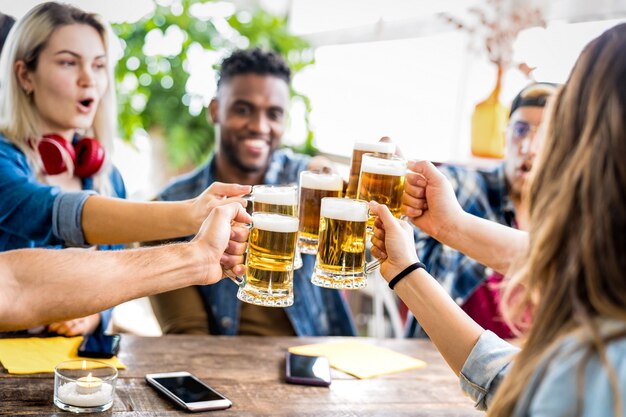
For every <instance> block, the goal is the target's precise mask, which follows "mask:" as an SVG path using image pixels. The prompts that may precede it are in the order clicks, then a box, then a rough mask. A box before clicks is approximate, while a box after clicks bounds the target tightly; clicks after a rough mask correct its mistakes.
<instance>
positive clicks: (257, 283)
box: [237, 212, 298, 307]
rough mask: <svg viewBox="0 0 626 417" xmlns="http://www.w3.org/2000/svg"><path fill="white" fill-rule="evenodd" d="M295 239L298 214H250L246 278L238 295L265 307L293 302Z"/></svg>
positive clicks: (286, 305)
mask: <svg viewBox="0 0 626 417" xmlns="http://www.w3.org/2000/svg"><path fill="white" fill-rule="evenodd" d="M297 240H298V218H297V217H294V216H286V215H282V214H274V213H263V212H261V213H252V229H251V230H250V236H249V239H248V254H247V258H246V279H245V282H244V283H242V284H240V288H239V291H238V292H237V298H238V299H240V300H241V301H245V302H247V303H251V304H258V305H263V306H268V307H288V306H290V305H292V304H293V271H294V258H295V255H296V244H297Z"/></svg>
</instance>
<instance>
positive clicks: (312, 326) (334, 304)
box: [158, 149, 356, 336]
mask: <svg viewBox="0 0 626 417" xmlns="http://www.w3.org/2000/svg"><path fill="white" fill-rule="evenodd" d="M309 160H310V158H309V157H308V156H305V155H298V154H294V153H293V152H291V150H289V149H279V150H277V151H275V152H274V153H273V154H272V160H271V162H270V166H269V168H268V170H267V172H266V174H265V177H264V179H263V184H289V183H297V182H298V175H299V174H300V172H301V171H303V170H305V169H306V168H307V166H308V164H309ZM213 182H215V158H214V157H212V158H211V159H210V160H209V161H208V162H207V163H206V164H204V165H202V166H201V167H199V168H198V169H196V170H195V171H193V172H191V173H190V174H187V175H185V176H183V177H180V178H179V179H176V180H174V182H173V183H171V184H170V185H168V186H167V188H165V190H163V191H162V192H161V194H160V195H159V196H158V199H160V200H164V201H178V200H186V199H189V198H194V197H196V196H198V195H199V194H201V193H202V192H203V191H204V190H205V189H206V188H207V187H208V186H209V185H211V184H212V183H213ZM302 263H303V266H302V268H300V269H298V270H296V271H295V272H294V277H293V286H294V304H293V305H292V306H291V307H287V308H285V312H286V313H287V317H288V318H289V321H290V322H291V325H292V326H293V329H294V331H295V332H296V334H297V335H298V336H354V335H355V334H356V329H355V327H354V323H353V321H352V315H351V314H350V310H349V308H348V306H347V304H346V302H345V300H344V299H343V297H342V296H341V293H340V292H339V291H337V290H332V289H328V288H321V287H317V286H315V285H313V284H311V274H312V273H313V267H314V265H315V256H311V255H305V254H303V255H302ZM197 288H198V290H199V291H200V294H201V295H202V299H203V302H204V306H205V309H206V310H207V314H208V316H209V320H210V321H211V323H209V327H210V329H211V331H213V332H216V333H217V334H221V335H236V334H237V333H238V331H239V311H240V301H239V300H238V299H237V289H238V287H237V285H236V284H235V283H234V282H232V281H231V280H228V279H224V280H221V281H220V282H218V283H216V284H213V285H204V286H199V287H197Z"/></svg>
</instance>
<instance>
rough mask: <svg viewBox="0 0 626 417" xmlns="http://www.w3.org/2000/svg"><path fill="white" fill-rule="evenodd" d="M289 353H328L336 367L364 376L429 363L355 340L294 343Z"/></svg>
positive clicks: (417, 366) (361, 377)
mask: <svg viewBox="0 0 626 417" xmlns="http://www.w3.org/2000/svg"><path fill="white" fill-rule="evenodd" d="M289 352H291V353H297V354H300V355H309V356H326V357H327V358H328V361H329V362H330V365H331V366H332V367H333V368H336V369H339V370H340V371H343V372H346V373H348V374H350V375H354V376H355V377H357V378H360V379H364V378H372V377H374V376H378V375H384V374H391V373H394V372H400V371H408V370H409V369H418V368H423V367H425V366H426V362H424V361H421V360H419V359H415V358H412V357H410V356H407V355H403V354H401V353H398V352H394V351H393V350H390V349H387V348H381V347H378V346H374V345H368V344H365V343H359V342H352V341H348V342H329V343H318V344H314V345H303V346H293V347H290V348H289Z"/></svg>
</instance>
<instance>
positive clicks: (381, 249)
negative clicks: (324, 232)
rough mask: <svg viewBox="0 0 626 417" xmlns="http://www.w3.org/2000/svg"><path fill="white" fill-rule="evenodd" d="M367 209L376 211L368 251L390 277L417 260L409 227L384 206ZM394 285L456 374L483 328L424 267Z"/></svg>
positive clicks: (383, 274) (384, 276) (373, 205)
mask: <svg viewBox="0 0 626 417" xmlns="http://www.w3.org/2000/svg"><path fill="white" fill-rule="evenodd" d="M370 209H371V210H372V212H373V213H374V214H376V215H378V217H377V219H376V223H375V228H374V236H373V237H372V244H373V245H374V246H373V247H372V254H373V255H374V256H376V257H377V258H379V259H384V262H382V264H381V267H380V272H381V275H382V276H383V278H385V280H386V281H390V280H391V279H393V278H394V277H395V276H396V275H398V274H399V273H400V272H401V271H403V270H404V269H405V268H406V267H407V266H409V265H411V264H413V263H415V262H417V261H418V258H417V254H416V253H415V249H414V246H413V231H412V229H411V227H410V226H409V225H408V224H407V223H406V222H404V221H402V220H398V219H396V218H395V217H393V215H392V214H391V212H390V211H389V209H388V208H387V207H386V206H383V205H380V204H377V203H374V202H372V203H370ZM394 289H395V291H396V292H397V294H398V296H400V298H401V299H402V301H403V302H404V303H405V304H406V305H407V307H408V308H409V310H411V312H412V313H413V315H414V316H415V318H416V319H417V320H418V321H419V323H420V324H421V326H422V327H423V329H424V331H426V333H427V334H428V336H429V337H430V339H431V340H432V341H433V343H434V344H435V345H436V346H437V349H438V350H439V351H440V352H441V354H442V356H443V357H444V359H445V360H446V362H448V365H449V366H450V368H452V370H453V371H454V372H455V373H456V374H457V375H458V374H459V372H460V371H461V368H462V367H463V364H464V363H465V361H466V359H467V357H468V356H469V354H470V352H471V351H472V348H473V347H474V345H475V344H476V341H477V340H478V338H479V337H480V335H481V334H482V333H483V331H484V330H483V328H482V327H480V326H479V325H478V324H476V323H475V322H474V321H473V320H472V319H471V318H470V317H469V316H468V315H467V314H465V312H464V311H463V310H461V308H460V307H459V306H458V305H457V304H456V303H455V302H454V301H453V300H452V299H451V298H450V296H449V295H448V294H447V293H446V291H445V290H444V289H443V287H442V286H441V285H440V284H439V283H438V282H437V281H436V280H435V279H434V278H433V277H432V276H430V274H429V273H428V272H426V271H425V270H424V269H421V268H420V269H417V270H415V271H413V272H411V273H410V274H409V275H408V276H407V277H406V278H404V279H402V280H400V281H399V283H398V284H396V286H395V288H394Z"/></svg>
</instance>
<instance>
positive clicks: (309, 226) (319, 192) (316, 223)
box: [298, 171, 343, 255]
mask: <svg viewBox="0 0 626 417" xmlns="http://www.w3.org/2000/svg"><path fill="white" fill-rule="evenodd" d="M342 190H343V180H342V179H341V177H340V176H339V175H337V174H323V173H318V172H313V171H303V172H302V173H301V174H300V204H299V206H300V239H299V243H298V246H299V248H300V252H302V253H306V254H309V255H315V254H316V253H317V236H318V234H319V227H320V205H321V202H322V198H324V197H341V192H342Z"/></svg>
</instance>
